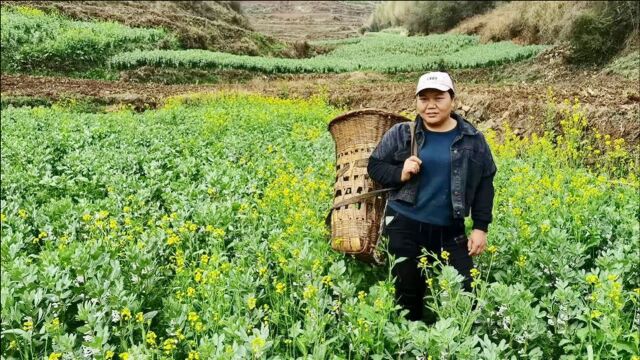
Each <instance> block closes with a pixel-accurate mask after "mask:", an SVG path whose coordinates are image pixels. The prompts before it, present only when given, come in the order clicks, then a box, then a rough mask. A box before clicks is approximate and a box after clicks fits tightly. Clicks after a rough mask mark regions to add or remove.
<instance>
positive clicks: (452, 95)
mask: <svg viewBox="0 0 640 360" xmlns="http://www.w3.org/2000/svg"><path fill="white" fill-rule="evenodd" d="M438 71H440V72H443V73H445V74H447V75H449V77H450V78H451V84H453V85H454V86H453V87H454V88H455V83H456V82H455V81H454V80H453V76H451V73H449V72H448V71H447V70H445V69H442V70H438ZM447 92H448V93H449V96H451V100H453V98H454V97H455V93H454V92H453V90H451V89H449V90H447Z"/></svg>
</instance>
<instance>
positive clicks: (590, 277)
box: [585, 274, 598, 285]
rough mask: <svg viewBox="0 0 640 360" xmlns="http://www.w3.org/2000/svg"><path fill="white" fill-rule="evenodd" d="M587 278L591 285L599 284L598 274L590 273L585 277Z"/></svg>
mask: <svg viewBox="0 0 640 360" xmlns="http://www.w3.org/2000/svg"><path fill="white" fill-rule="evenodd" d="M585 279H586V280H587V283H588V284H591V285H595V284H597V283H598V276H597V275H595V274H588V275H587V276H586V277H585Z"/></svg>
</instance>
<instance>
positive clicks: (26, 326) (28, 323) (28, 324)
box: [22, 320, 33, 331]
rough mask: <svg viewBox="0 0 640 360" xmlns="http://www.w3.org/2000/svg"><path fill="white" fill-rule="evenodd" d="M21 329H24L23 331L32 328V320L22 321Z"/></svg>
mask: <svg viewBox="0 0 640 360" xmlns="http://www.w3.org/2000/svg"><path fill="white" fill-rule="evenodd" d="M22 330H24V331H31V330H33V321H31V320H27V321H25V322H24V323H22Z"/></svg>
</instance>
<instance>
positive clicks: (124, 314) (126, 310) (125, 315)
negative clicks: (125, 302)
mask: <svg viewBox="0 0 640 360" xmlns="http://www.w3.org/2000/svg"><path fill="white" fill-rule="evenodd" d="M120 314H121V315H122V320H124V321H127V320H129V319H131V310H129V308H124V309H122V311H120Z"/></svg>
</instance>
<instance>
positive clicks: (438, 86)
mask: <svg viewBox="0 0 640 360" xmlns="http://www.w3.org/2000/svg"><path fill="white" fill-rule="evenodd" d="M426 89H436V90H440V91H449V90H451V88H450V87H448V86H446V85H441V84H429V85H425V86H423V87H421V88H418V90H416V95H418V94H419V93H420V91H422V90H426Z"/></svg>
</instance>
